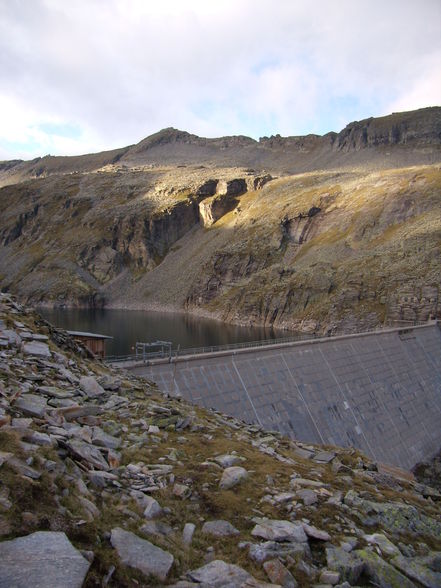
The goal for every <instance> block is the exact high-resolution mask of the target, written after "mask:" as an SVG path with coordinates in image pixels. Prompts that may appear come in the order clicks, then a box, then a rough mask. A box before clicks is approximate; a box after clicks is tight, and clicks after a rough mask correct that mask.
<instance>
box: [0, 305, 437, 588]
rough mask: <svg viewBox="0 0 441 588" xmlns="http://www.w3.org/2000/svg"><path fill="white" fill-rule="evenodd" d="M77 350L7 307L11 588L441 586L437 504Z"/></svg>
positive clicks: (6, 577) (0, 391)
mask: <svg viewBox="0 0 441 588" xmlns="http://www.w3.org/2000/svg"><path fill="white" fill-rule="evenodd" d="M69 340H70V339H69V337H68V336H67V335H66V334H62V332H61V331H59V330H55V329H53V328H52V327H50V326H49V325H48V324H47V323H46V322H44V321H42V319H41V318H40V317H38V315H36V314H35V313H34V312H33V311H31V310H29V309H26V308H24V307H23V306H22V305H20V304H18V303H17V302H16V301H14V299H12V298H11V297H10V296H9V295H5V294H1V295H0V480H1V482H0V586H2V587H3V586H5V588H6V586H19V587H20V588H21V587H22V588H25V586H28V585H29V578H31V577H32V578H33V583H34V584H36V583H37V584H41V581H42V582H43V583H44V585H45V586H46V585H50V586H60V587H64V586H65V587H66V588H70V587H72V588H73V587H74V586H75V587H80V586H96V585H104V586H106V585H114V586H122V587H126V586H127V587H128V586H131V585H134V584H138V585H143V586H157V585H158V583H159V584H160V585H161V586H174V587H175V588H184V587H185V588H193V587H194V588H197V586H201V585H204V586H205V585H206V586H210V587H211V586H213V587H214V586H218V587H223V586H227V585H228V586H233V585H234V586H245V585H246V586H250V587H251V586H253V587H255V588H259V587H261V588H264V587H269V586H274V588H276V586H281V585H283V586H291V587H295V586H297V585H305V586H308V585H317V584H318V583H323V582H327V583H329V584H331V585H341V586H348V585H349V586H350V585H354V586H355V585H364V584H367V583H375V584H376V585H380V586H388V585H390V582H391V581H393V582H395V583H398V584H399V585H400V586H408V587H409V588H410V587H411V586H417V585H418V586H419V585H423V586H428V587H434V586H437V585H439V581H440V573H439V560H440V550H441V543H440V536H441V535H440V530H441V519H440V513H439V506H438V505H439V501H440V499H441V496H440V494H439V492H437V491H436V489H434V488H430V487H428V486H427V485H423V484H421V483H417V482H415V481H414V480H413V479H412V476H411V475H410V474H409V473H406V472H401V471H399V470H396V469H394V470H391V469H387V468H385V467H384V466H381V464H377V463H375V462H373V461H372V460H370V459H368V458H367V457H365V456H363V455H362V454H360V453H359V452H358V451H356V450H354V449H352V448H346V449H343V448H338V447H333V448H332V451H331V450H329V448H327V449H326V448H323V447H320V446H316V445H312V444H305V443H300V442H298V441H295V440H290V439H287V438H284V437H283V436H282V435H281V434H279V433H275V432H268V431H265V430H263V429H262V428H261V427H259V426H256V425H247V424H245V423H244V422H242V421H238V420H235V419H233V418H230V417H228V416H226V415H223V414H221V413H219V412H216V411H213V410H205V409H201V408H197V409H196V408H195V407H194V406H192V405H191V404H189V403H187V402H185V401H184V400H182V399H179V398H173V397H170V396H169V395H165V394H162V393H161V392H160V391H159V390H158V389H156V388H155V387H154V386H152V385H151V384H149V383H148V382H147V381H145V380H142V379H140V378H136V377H134V376H130V375H129V374H127V373H125V372H123V371H119V372H116V371H114V370H112V369H110V368H108V367H106V366H105V365H104V364H102V363H99V362H95V361H91V360H90V359H87V360H85V359H84V358H83V357H82V356H81V355H79V354H77V353H76V351H81V348H80V347H78V346H77V344H76V343H75V342H74V341H73V340H70V341H71V343H70V346H69V344H68V341H69ZM30 343H32V344H33V346H31V347H29V344H30ZM37 343H39V344H40V345H39V346H36V344H37ZM58 343H62V344H63V347H61V346H59V345H58ZM25 346H27V347H25ZM43 346H44V347H43ZM43 349H44V353H42V351H43ZM67 349H69V350H68V351H67ZM238 463H240V464H241V465H240V466H238V465H237V464H238ZM41 578H43V580H41V581H40V580H39V579H41ZM268 582H273V583H274V584H268ZM345 582H349V584H348V583H346V584H345Z"/></svg>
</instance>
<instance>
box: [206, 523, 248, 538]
mask: <svg viewBox="0 0 441 588" xmlns="http://www.w3.org/2000/svg"><path fill="white" fill-rule="evenodd" d="M202 533H205V534H206V535H213V536H214V537H228V536H229V535H238V534H239V531H238V530H237V529H236V527H233V525H232V524H231V523H230V522H229V521H223V520H218V521H208V522H206V523H204V524H203V525H202Z"/></svg>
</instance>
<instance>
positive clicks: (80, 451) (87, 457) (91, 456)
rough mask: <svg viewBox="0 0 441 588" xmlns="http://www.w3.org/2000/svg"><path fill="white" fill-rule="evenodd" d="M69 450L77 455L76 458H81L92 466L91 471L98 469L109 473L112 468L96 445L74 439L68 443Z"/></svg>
mask: <svg viewBox="0 0 441 588" xmlns="http://www.w3.org/2000/svg"><path fill="white" fill-rule="evenodd" d="M67 446H68V448H69V449H70V450H71V452H72V453H73V454H74V455H75V457H79V458H80V459H83V460H84V461H86V462H87V463H88V464H89V465H90V466H92V467H91V468H90V469H97V470H103V471H108V470H110V466H109V464H108V463H107V461H106V460H105V459H104V457H103V455H102V453H101V451H100V450H99V449H97V448H96V447H95V446H94V445H91V444H90V443H85V442H84V441H78V440H76V439H73V440H72V441H69V443H67Z"/></svg>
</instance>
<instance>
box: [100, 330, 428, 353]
mask: <svg viewBox="0 0 441 588" xmlns="http://www.w3.org/2000/svg"><path fill="white" fill-rule="evenodd" d="M392 322H393V323H394V324H387V325H383V326H382V327H374V328H372V329H367V330H365V331H361V332H360V333H346V334H348V335H349V334H354V335H360V334H362V333H372V332H375V331H382V330H383V329H384V328H410V327H413V326H418V325H425V324H427V321H389V323H392ZM398 323H400V324H398ZM340 334H343V333H328V334H327V335H318V334H316V333H312V334H307V333H300V334H298V335H294V336H291V337H281V338H278V339H261V340H259V341H244V342H242V343H227V344H225V345H210V346H204V347H189V348H186V349H179V348H178V349H172V350H170V352H167V353H164V350H163V349H162V350H160V351H152V352H149V353H145V354H144V355H143V357H142V359H141V358H140V357H139V355H136V354H130V355H109V356H107V357H106V362H109V363H121V362H125V361H149V360H151V359H163V358H166V357H167V358H170V359H171V358H173V357H182V356H186V355H203V354H205V353H218V352H221V351H235V350H238V349H248V348H253V347H267V346H269V345H279V344H281V343H296V342H298V341H313V340H314V339H323V338H325V337H332V336H338V335H340Z"/></svg>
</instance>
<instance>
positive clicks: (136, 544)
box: [110, 527, 174, 581]
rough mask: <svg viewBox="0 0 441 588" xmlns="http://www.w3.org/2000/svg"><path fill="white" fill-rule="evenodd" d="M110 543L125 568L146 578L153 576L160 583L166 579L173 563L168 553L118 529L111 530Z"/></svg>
mask: <svg viewBox="0 0 441 588" xmlns="http://www.w3.org/2000/svg"><path fill="white" fill-rule="evenodd" d="M110 542H111V543H112V546H113V547H114V548H115V549H116V551H117V553H118V555H119V558H120V560H121V561H122V563H123V564H125V565H126V566H129V567H131V568H135V569H136V570H139V571H140V572H142V573H143V574H145V575H146V576H155V577H156V578H158V579H159V580H162V581H164V580H165V579H166V578H167V575H168V573H169V571H170V568H171V567H172V565H173V561H174V558H173V556H172V554H171V553H169V552H168V551H164V550H163V549H160V548H159V547H156V545H153V543H150V541H147V540H146V539H141V537H138V535H135V534H134V533H130V532H129V531H124V529H120V528H118V527H117V528H116V529H112V533H111V537H110Z"/></svg>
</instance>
